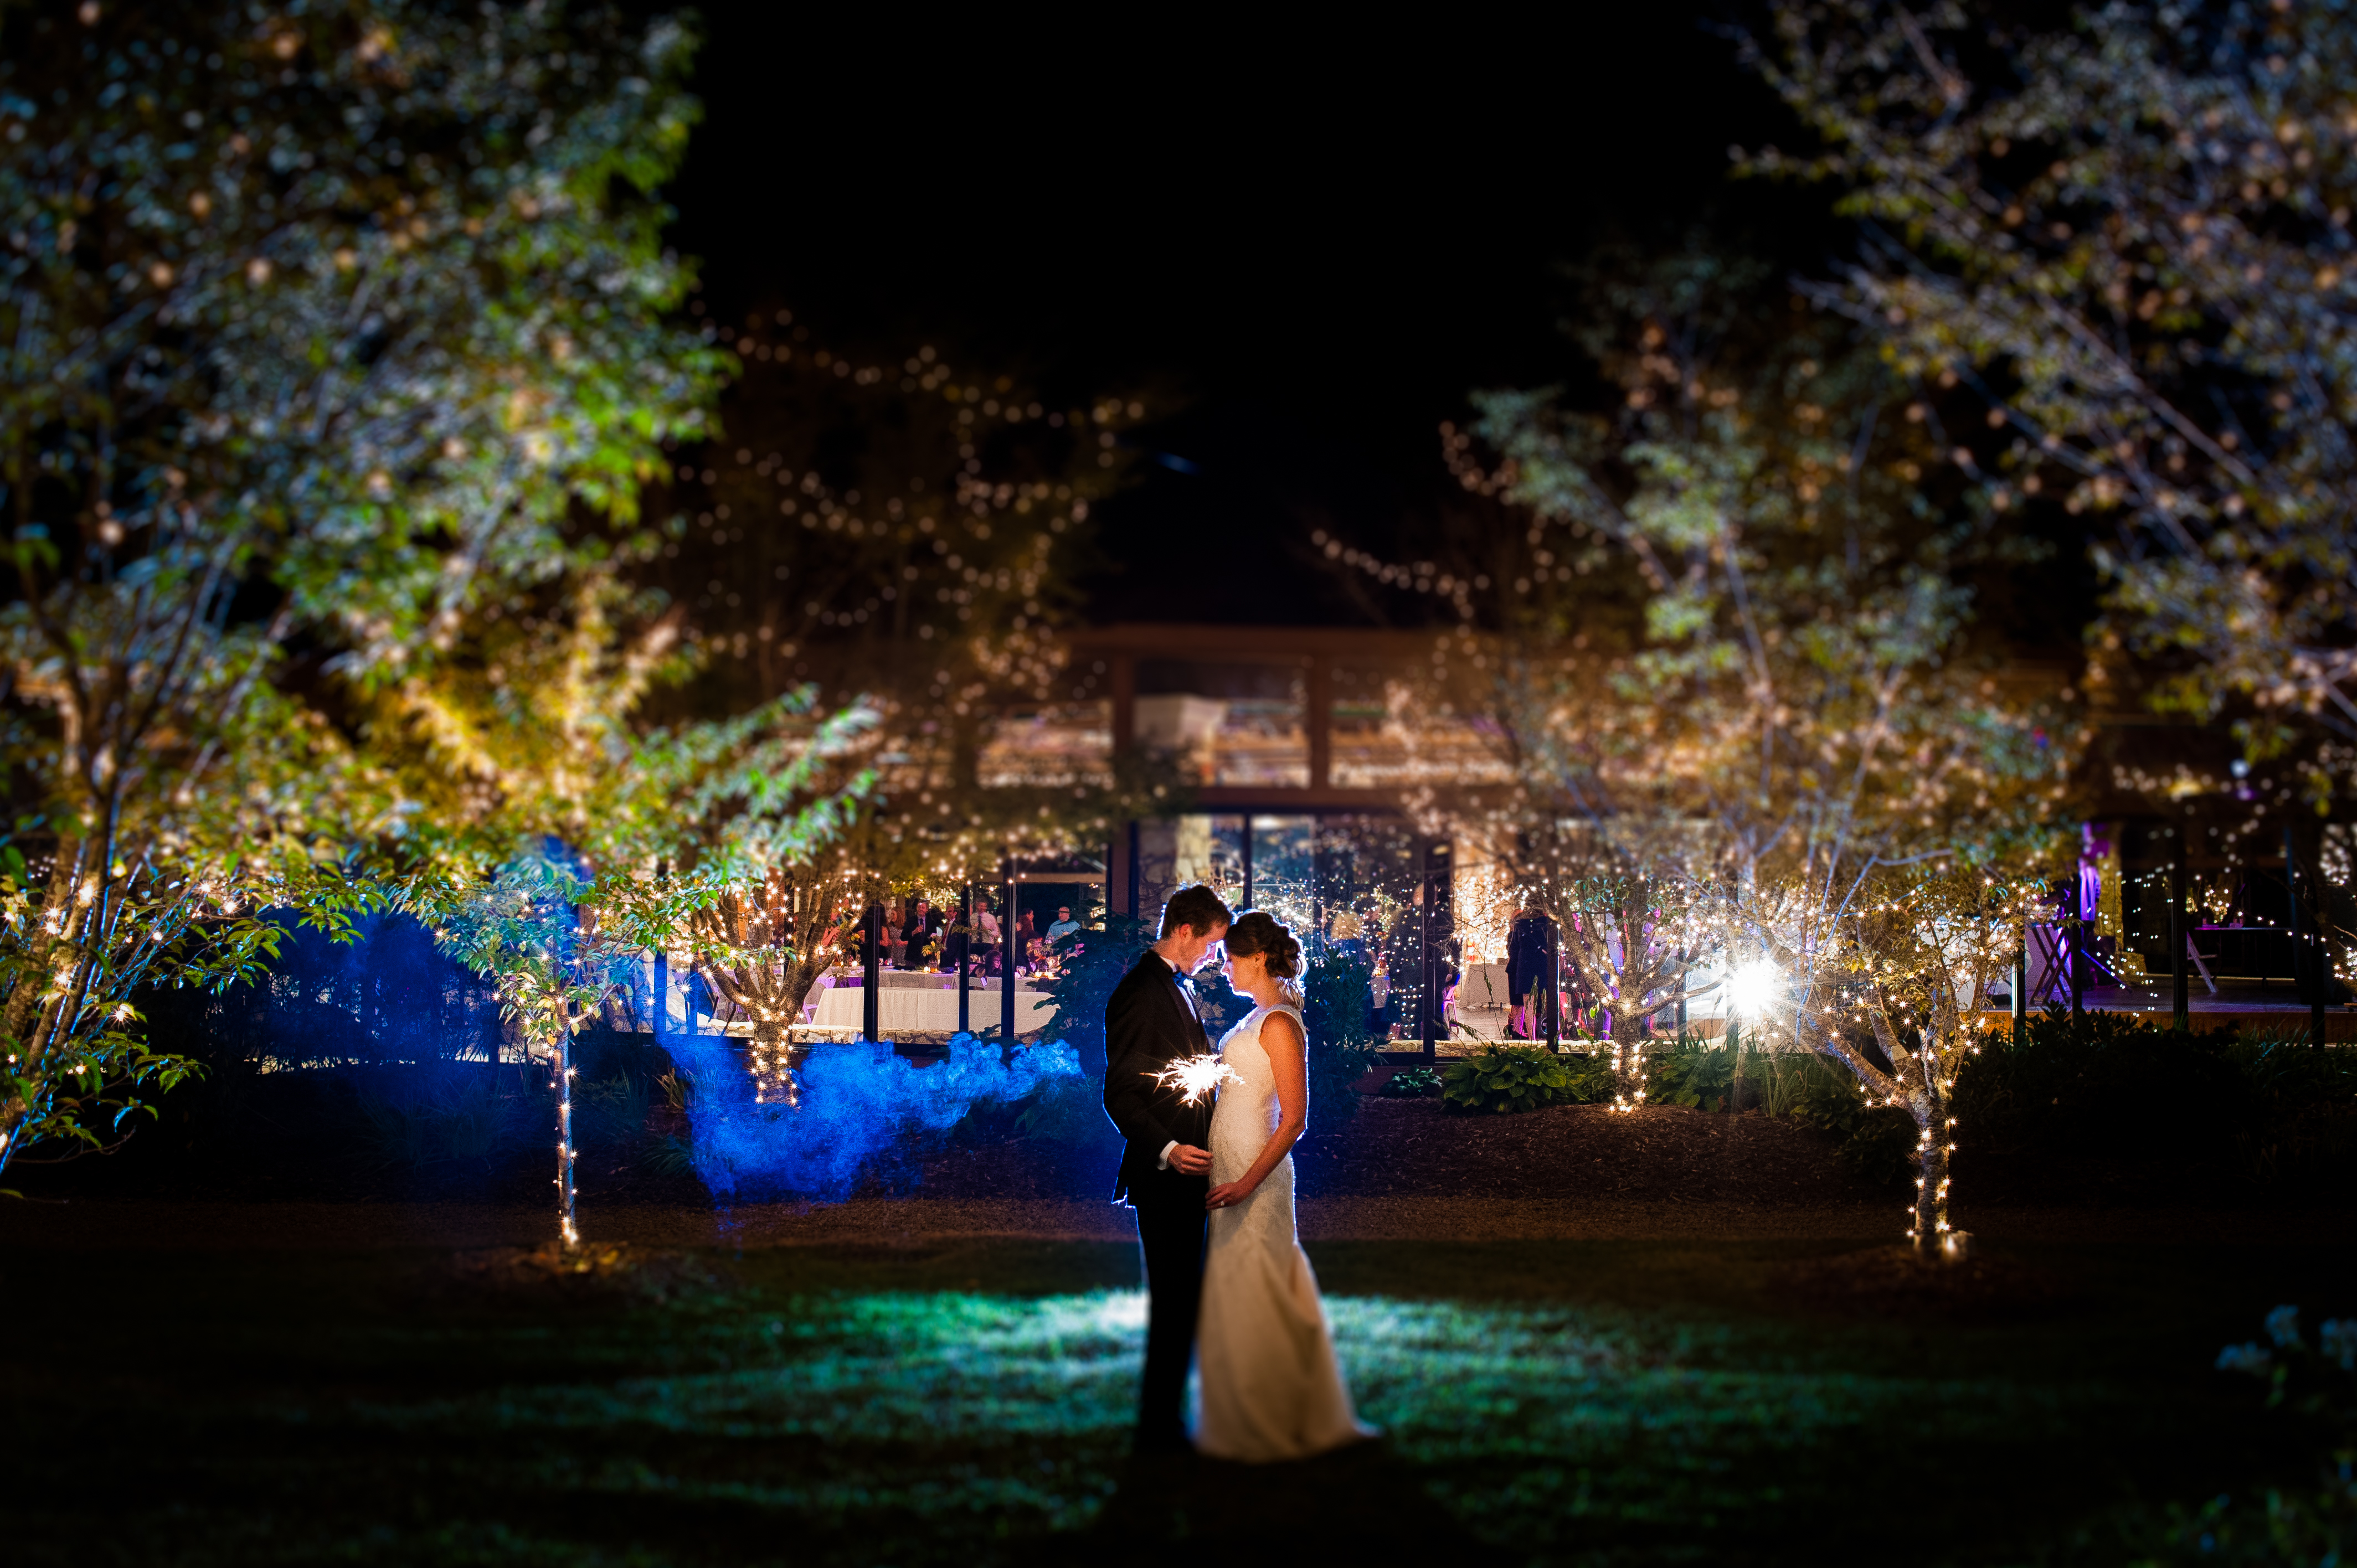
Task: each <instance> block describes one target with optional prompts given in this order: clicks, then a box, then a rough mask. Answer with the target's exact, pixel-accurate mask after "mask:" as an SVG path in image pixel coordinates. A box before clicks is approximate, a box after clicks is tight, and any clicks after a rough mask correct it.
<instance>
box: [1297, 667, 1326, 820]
mask: <svg viewBox="0 0 2357 1568" xmlns="http://www.w3.org/2000/svg"><path fill="white" fill-rule="evenodd" d="M1307 695H1308V699H1309V711H1308V713H1306V714H1302V715H1301V717H1302V722H1303V725H1304V726H1305V727H1306V728H1307V729H1308V732H1309V787H1310V788H1311V789H1325V788H1326V787H1327V786H1328V784H1329V783H1330V782H1331V781H1332V779H1333V772H1334V666H1333V663H1332V661H1331V660H1328V659H1326V658H1325V657H1324V656H1323V655H1313V656H1312V657H1311V658H1310V660H1309V681H1308V693H1307Z"/></svg>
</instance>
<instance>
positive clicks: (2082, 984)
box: [2064, 864, 2087, 1022]
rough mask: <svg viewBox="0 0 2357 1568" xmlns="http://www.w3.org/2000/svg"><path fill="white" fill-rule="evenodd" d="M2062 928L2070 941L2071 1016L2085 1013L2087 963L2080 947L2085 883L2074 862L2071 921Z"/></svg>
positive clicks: (2084, 931)
mask: <svg viewBox="0 0 2357 1568" xmlns="http://www.w3.org/2000/svg"><path fill="white" fill-rule="evenodd" d="M2064 929H2065V930H2066V931H2067V932H2068V933H2069V936H2070V942H2071V1017H2072V1021H2073V1022H2076V1021H2077V1020H2079V1019H2082V1018H2084V1017H2085V1016H2086V1015H2087V965H2086V961H2085V960H2084V959H2083V957H2082V956H2081V954H2080V949H2081V947H2082V946H2083V945H2084V943H2085V941H2086V940H2087V883H2086V879H2085V877H2084V876H2083V875H2082V874H2081V871H2080V868H2079V867H2078V866H2077V865H2075V864H2074V865H2072V868H2071V921H2070V924H2069V925H2068V926H2066V927H2065V928H2064Z"/></svg>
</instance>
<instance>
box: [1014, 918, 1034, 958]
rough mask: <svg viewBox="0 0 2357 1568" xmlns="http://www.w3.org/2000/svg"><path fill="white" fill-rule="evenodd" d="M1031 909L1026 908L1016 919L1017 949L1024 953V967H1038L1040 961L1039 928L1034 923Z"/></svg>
mask: <svg viewBox="0 0 2357 1568" xmlns="http://www.w3.org/2000/svg"><path fill="white" fill-rule="evenodd" d="M1031 922H1032V914H1031V911H1030V910H1028V909H1026V910H1024V911H1023V912H1022V914H1020V915H1018V916H1017V917H1016V919H1015V950H1016V951H1017V952H1018V953H1020V954H1022V955H1023V958H1022V962H1023V967H1024V968H1025V969H1027V970H1028V969H1036V968H1038V967H1039V928H1038V927H1037V926H1035V925H1033V924H1032V923H1031Z"/></svg>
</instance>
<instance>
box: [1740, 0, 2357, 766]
mask: <svg viewBox="0 0 2357 1568" xmlns="http://www.w3.org/2000/svg"><path fill="white" fill-rule="evenodd" d="M1750 58H1751V59H1752V61H1753V62H1754V64H1755V65H1756V66H1757V67H1758V68H1759V69H1760V71H1761V72H1762V73H1763V75H1764V76H1766V78H1767V79H1768V80H1769V81H1770V82H1771V83H1772V84H1774V85H1775V87H1776V88H1777V89H1778V90H1779V91H1781V93H1782V94H1783V96H1784V98H1785V101H1786V102H1789V103H1790V104H1791V105H1792V107H1793V109H1794V110H1795V111H1796V112H1797V113H1799V114H1800V115H1801V117H1802V118H1803V121H1804V122H1805V124H1807V125H1808V127H1809V129H1810V130H1811V132H1812V133H1813V135H1814V137H1815V140H1816V143H1817V145H1816V146H1815V147H1814V148H1813V149H1812V150H1811V151H1810V152H1809V153H1807V154H1805V155H1801V156H1793V155H1787V154H1784V153H1781V152H1780V151H1778V150H1776V149H1773V148H1764V149H1760V150H1758V151H1756V152H1754V153H1752V154H1750V155H1749V156H1747V157H1746V158H1744V160H1743V161H1742V164H1741V167H1743V168H1744V169H1745V170H1747V171H1749V172H1751V173H1754V174H1759V175H1762V176H1788V175H1791V176H1801V177H1810V178H1820V179H1825V180H1830V181H1833V182H1835V183H1837V184H1838V185H1839V186H1840V187H1841V188H1843V191H1844V195H1843V205H1844V208H1845V209H1846V210H1847V211H1850V212H1852V213H1855V214H1857V216H1859V217H1860V218H1861V219H1864V220H1867V223H1868V225H1869V227H1868V230H1867V234H1868V240H1869V243H1868V245H1867V249H1866V251H1865V252H1864V255H1863V256H1862V258H1861V260H1860V261H1859V262H1858V263H1857V265H1855V266H1853V267H1852V268H1850V269H1849V270H1848V272H1847V273H1846V275H1845V276H1844V277H1843V278H1842V279H1840V280H1839V282H1838V283H1835V284H1831V285H1824V286H1823V287H1822V288H1819V289H1817V290H1815V291H1814V292H1815V293H1816V294H1817V295H1818V297H1819V298H1821V299H1822V300H1823V301H1824V302H1825V303H1826V304H1828V305H1830V306H1835V307H1837V308H1839V309H1841V310H1844V311H1846V312H1847V313H1848V314H1849V315H1851V316H1852V317H1854V318H1856V319H1857V320H1858V321H1860V322H1862V323H1864V324H1866V325H1867V326H1868V327H1869V328H1871V330H1872V331H1873V332H1874V333H1875V334H1876V335H1877V336H1878V338H1880V340H1881V341H1882V343H1883V345H1884V352H1885V354H1886V357H1887V359H1888V360H1889V364H1890V366H1891V368H1892V371H1893V373H1894V374H1895V375H1896V376H1897V377H1898V378H1899V379H1900V382H1901V383H1902V384H1904V385H1907V386H1909V387H1910V388H1911V389H1912V391H1913V393H1914V396H1915V398H1916V402H1915V403H1914V404H1913V407H1914V408H1915V409H1916V410H1917V411H1918V417H1920V418H1921V419H1922V420H1923V421H1924V423H1925V425H1926V428H1927V429H1930V430H1932V431H1934V432H1936V433H1937V435H1938V445H1939V446H1943V447H1948V448H1949V450H1948V452H1947V453H1946V455H1945V457H1946V461H1947V462H1948V463H1950V464H1952V465H1953V469H1954V471H1955V472H1956V473H1958V474H1959V475H1961V476H1963V477H1964V478H1965V479H1966V480H1968V481H1969V482H1970V483H1972V484H1973V485H1974V486H1975V488H1978V489H1980V490H1981V491H1982V492H1983V494H1984V495H1986V498H1987V501H1988V505H1989V506H1990V507H1991V508H1992V509H1993V510H1998V511H2004V510H2014V509H2019V508H2024V507H2041V506H2048V505H2051V504H2052V503H2053V502H2054V501H2056V500H2060V502H2061V505H2062V506H2063V507H2064V508H2065V509H2067V511H2068V513H2069V514H2070V515H2072V516H2073V517H2085V518H2087V519H2088V521H2089V522H2090V524H2093V523H2094V522H2095V521H2096V520H2099V519H2108V520H2109V522H2110V526H2109V527H2108V528H2107V529H2105V530H2104V531H2103V532H2099V533H2097V534H2096V535H2095V536H2094V543H2093V548H2094V551H2095V556H2096V560H2097V562H2098V563H2099V564H2100V565H2101V567H2102V569H2103V570H2104V574H2105V575H2106V577H2107V579H2108V582H2109V585H2110V592H2109V596H2108V599H2107V601H2106V603H2105V606H2104V620H2103V622H2102V623H2101V625H2100V626H2098V627H2097V628H2095V629H2094V633H2093V653H2094V661H2093V662H2094V667H2093V670H2092V671H2091V672H2090V679H2091V680H2095V681H2103V680H2113V681H2117V680H2120V679H2121V678H2122V676H2123V674H2124V673H2126V670H2125V666H2124V660H2125V659H2126V657H2127V656H2130V655H2135V656H2140V657H2141V658H2142V659H2143V660H2147V670H2148V672H2149V673H2150V674H2151V675H2153V676H2154V677H2155V679H2154V681H2153V684H2152V687H2151V693H2150V694H2151V698H2152V700H2153V701H2154V702H2155V703H2157V704H2158V706H2160V707H2161V708H2163V709H2164V710H2169V711H2175V712H2180V713H2185V714H2190V715H2193V716H2195V717H2198V718H2201V719H2209V718H2212V717H2217V716H2227V717H2231V718H2232V719H2233V724H2234V727H2235V729H2236V732H2237V734H2238V735H2239V736H2240V737H2241V739H2242V742H2243V745H2244V747H2245V749H2246V751H2247V753H2248V755H2249V756H2250V757H2253V758H2260V757H2284V758H2285V759H2286V761H2287V763H2289V764H2291V765H2293V766H2294V767H2295V768H2297V769H2298V773H2299V774H2300V775H2301V776H2302V778H2303V780H2304V784H2303V790H2304V792H2305V793H2306V794H2307V795H2308V796H2309V798H2310V799H2311V800H2314V801H2315V802H2316V803H2317V804H2318V806H2319V809H2324V808H2325V806H2326V803H2327V802H2328V800H2329V799H2330V796H2331V795H2332V794H2333V793H2334V792H2335V791H2336V790H2337V789H2341V788H2342V787H2343V781H2344V780H2346V779H2348V778H2349V777H2350V775H2351V773H2352V768H2357V689H2352V679H2357V584H2352V571H2357V453H2352V446H2351V440H2350V434H2349V425H2350V422H2351V420H2352V418H2357V359H2352V355H2351V353H2350V351H2349V345H2350V342H2351V329H2352V319H2357V317H2352V310H2353V309H2357V306H2352V300H2357V295H2352V287H2357V280H2352V260H2351V253H2352V240H2351V235H2350V230H2349V222H2350V212H2351V206H2352V199H2357V160H2352V156H2351V143H2352V137H2357V114H2352V109H2351V103H2350V99H2349V82H2350V81H2351V80H2352V73H2357V35H2353V34H2352V31H2351V29H2350V27H2349V26H2348V20H2347V18H2346V16H2343V15H2342V14H2341V11H2340V10H2339V9H2338V8H2337V7H2335V6H2333V5H2322V4H2308V3H2278V4H2276V5H2269V6H2266V7H2252V8H2227V9H2214V8H2196V7H2190V6H2179V5H2159V6H2157V7H2151V8H2145V7H2136V6H2129V5H2106V6H2104V7H2103V8H2102V9H2100V10H2095V11H2091V12H2088V13H2086V14H2084V15H2083V16H2081V17H2080V18H2079V20H2078V21H2077V23H2076V25H2075V26H2073V27H2071V28H2069V29H2066V30H2057V31H2052V32H2030V31H2027V30H2023V29H2018V28H2007V27H1995V28H1993V27H1989V26H1988V25H1987V24H1986V22H1984V21H1983V20H1982V19H1980V18H1979V17H1978V16H1976V15H1975V13H1973V12H1971V11H1969V10H1967V9H1966V8H1965V7H1964V6H1962V5H1932V6H1927V7H1923V8H1921V11H1920V14H1919V12H1918V11H1915V10H1910V9H1909V8H1906V7H1901V6H1895V5H1878V4H1870V3H1867V0H1837V3H1834V4H1825V5H1808V6H1799V5H1787V6H1783V7H1781V8H1780V9H1779V11H1778V13H1777V28H1776V37H1775V38H1774V40H1773V41H1772V43H1770V42H1765V41H1754V42H1753V44H1752V45H1751V48H1750Z"/></svg>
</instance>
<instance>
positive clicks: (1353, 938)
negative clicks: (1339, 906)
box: [1333, 909, 1367, 958]
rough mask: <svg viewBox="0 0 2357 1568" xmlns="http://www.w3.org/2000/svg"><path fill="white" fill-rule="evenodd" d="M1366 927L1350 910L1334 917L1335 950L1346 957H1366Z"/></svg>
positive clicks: (1345, 910)
mask: <svg viewBox="0 0 2357 1568" xmlns="http://www.w3.org/2000/svg"><path fill="white" fill-rule="evenodd" d="M1365 929H1366V928H1365V927H1363V926H1361V924H1360V923H1359V917H1358V916H1357V915H1355V914H1353V913H1351V911H1350V910H1348V909H1344V910H1342V911H1340V913H1338V914H1337V915H1336V916H1335V917H1334V941H1333V948H1334V950H1335V951H1336V952H1338V953H1340V954H1341V955H1342V956H1343V957H1345V958H1364V957H1366V956H1367V944H1366V941H1365V940H1364V936H1363V933H1364V931H1365Z"/></svg>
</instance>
